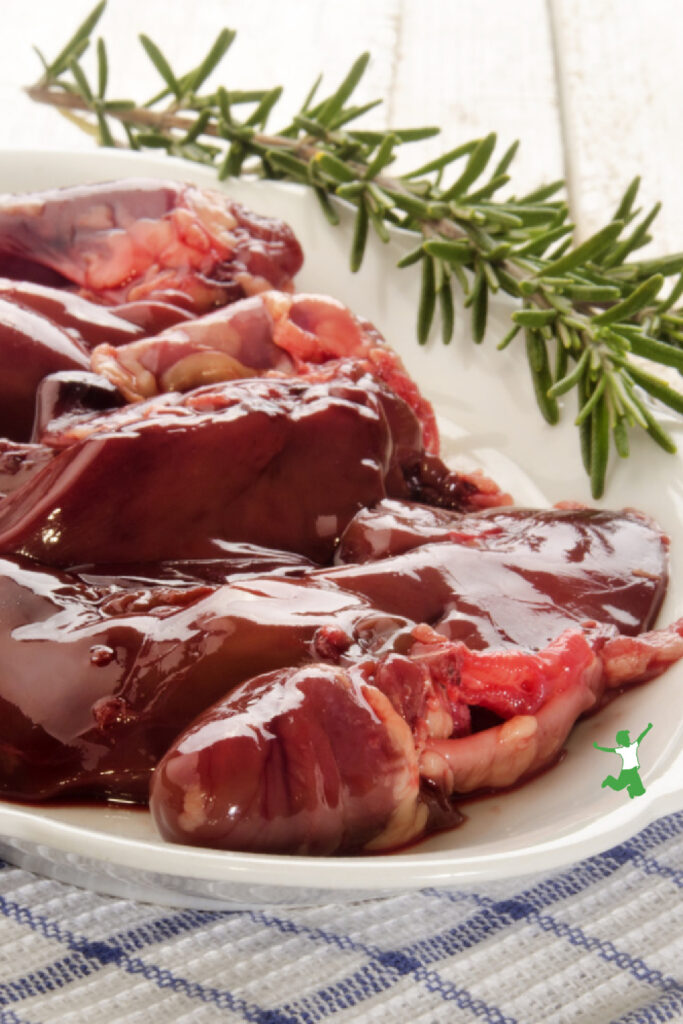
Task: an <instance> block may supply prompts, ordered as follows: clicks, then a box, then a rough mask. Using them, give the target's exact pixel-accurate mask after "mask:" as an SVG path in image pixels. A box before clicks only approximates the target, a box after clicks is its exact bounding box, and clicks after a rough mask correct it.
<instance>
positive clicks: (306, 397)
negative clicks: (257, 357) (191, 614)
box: [0, 378, 421, 565]
mask: <svg viewBox="0 0 683 1024" xmlns="http://www.w3.org/2000/svg"><path fill="white" fill-rule="evenodd" d="M397 401H398V400H396V399H395V398H394V396H393V395H392V394H391V393H390V392H388V391H387V390H386V389H385V388H383V387H382V385H380V384H379V383H377V382H376V381H374V380H373V379H371V378H366V379H363V380H362V381H361V382H354V381H353V380H352V379H349V378H346V379H345V378H340V379H338V380H337V381H335V382H333V383H328V384H308V383H306V382H305V381H302V380H298V379H291V380H283V381H278V380H272V381H265V380H259V379H256V380H241V381H237V382H232V383H230V384H225V385H217V386H215V387H212V388H204V389H197V390H194V391H192V392H190V393H189V394H188V395H187V396H186V397H184V398H182V397H181V396H180V395H178V394H172V395H169V396H163V397H160V398H157V399H151V400H150V402H149V403H139V404H137V405H133V406H126V407H124V408H123V409H121V410H115V411H114V412H111V413H107V414H104V415H101V416H99V417H98V416H93V417H90V418H88V417H86V418H85V419H84V420H79V419H76V420H74V425H73V429H72V430H71V433H70V434H69V433H66V434H65V433H58V434H57V435H53V436H47V435H44V438H43V440H44V441H48V442H49V445H50V446H52V447H54V448H56V449H57V450H58V454H57V455H56V456H55V458H54V459H53V460H51V461H50V462H49V464H48V465H47V466H46V467H45V468H44V470H43V471H42V472H41V473H40V474H38V475H36V476H34V477H33V478H32V479H31V481H30V484H29V486H28V488H27V489H26V490H23V489H22V490H17V491H15V492H14V493H13V494H12V495H11V497H9V498H7V499H5V501H3V502H2V503H1V504H0V551H2V552H5V553H8V552H18V553H22V554H26V555H29V556H31V557H32V558H35V559H36V560H37V561H40V562H42V563H45V564H52V565H70V564H74V563H80V562H97V561H102V560H104V561H108V562H111V561H122V562H127V561H155V560H160V559H167V558H193V557H210V556H212V555H216V554H218V553H220V548H221V544H222V543H224V542H225V541H248V542H252V543H257V544H261V545H264V546H266V547H277V548H285V549H287V550H291V551H297V552H299V553H301V554H303V555H306V556H308V557H311V558H314V559H315V560H317V561H319V562H325V561H328V560H329V558H330V557H331V556H332V553H333V551H334V547H335V545H336V542H337V538H338V537H339V534H340V533H341V531H342V530H343V529H344V527H345V526H346V524H347V523H348V522H349V520H350V519H351V517H352V516H353V515H354V514H355V512H356V511H357V510H358V509H359V508H360V507H362V506H363V505H367V504H372V503H374V502H376V501H378V500H380V499H381V498H383V497H384V496H385V495H386V494H392V493H393V494H397V495H400V494H401V493H407V490H408V488H407V485H406V484H405V482H404V478H403V474H402V472H401V462H400V460H403V459H408V458H412V459H413V460H415V459H418V458H419V455H420V452H421V444H420V430H419V426H418V424H417V421H416V420H415V418H414V417H413V416H412V414H411V413H410V411H409V410H408V409H407V407H404V408H403V409H401V410H400V411H401V412H402V413H404V414H405V415H401V416H399V417H395V416H393V410H394V407H395V405H396V403H397ZM169 444H172V445H173V458H172V459H169V458H167V457H166V452H167V451H168V447H167V446H168V445H169ZM359 451H361V452H363V458H362V460H359V459H358V454H357V453H358V452H359ZM160 509H163V510H164V514H163V517H160V515H159V510H160Z"/></svg>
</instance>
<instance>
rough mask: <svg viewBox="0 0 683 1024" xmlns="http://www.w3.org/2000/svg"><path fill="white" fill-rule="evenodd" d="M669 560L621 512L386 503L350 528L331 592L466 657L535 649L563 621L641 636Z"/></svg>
mask: <svg viewBox="0 0 683 1024" xmlns="http://www.w3.org/2000/svg"><path fill="white" fill-rule="evenodd" d="M667 554H668V539H667V538H666V537H665V536H664V534H663V533H662V532H661V530H659V529H658V527H657V526H656V525H655V524H654V523H653V522H652V520H650V519H648V518H647V517H646V516H643V515H641V514H640V513H638V512H634V511H630V510H627V511H624V512H621V513H615V512H602V511H598V510H594V509H570V510H561V509H548V510H531V509H522V508H510V509H490V510H488V511H484V512H481V513H478V514H475V515H462V514H457V513H453V512H449V511H447V510H444V509H432V508H427V507H425V506H419V505H414V504H410V503H407V502H394V501H385V502H381V503H380V504H379V505H377V506H376V508H375V509H371V510H363V511H362V512H359V513H358V515H357V516H355V517H354V519H353V520H352V521H351V523H350V524H349V526H348V527H347V530H346V532H345V534H344V535H343V537H342V539H341V542H340V545H339V548H338V550H337V555H336V559H337V561H338V562H342V563H343V562H347V561H348V562H350V563H351V564H350V565H349V566H348V567H347V568H342V567H341V566H340V568H339V569H337V570H335V571H336V572H337V574H338V575H337V576H336V579H337V582H338V583H339V584H340V585H343V586H345V587H349V588H353V589H354V590H355V591H356V592H358V593H362V594H363V595H364V596H366V597H367V598H368V599H369V600H372V601H377V600H380V601H383V602H384V603H385V606H386V607H387V609H390V610H392V611H396V612H399V613H400V614H402V615H406V616H408V617H410V618H413V619H414V620H415V621H416V622H420V621H422V622H429V623H431V624H432V625H434V626H435V628H436V629H438V631H439V632H440V633H442V634H443V635H444V636H447V637H448V638H449V639H451V640H462V641H464V642H465V643H466V644H468V646H469V647H471V648H473V649H482V648H484V647H501V646H509V645H521V646H532V647H540V646H542V644H544V643H549V642H550V641H551V640H553V639H554V638H555V637H557V636H559V635H560V633H561V632H562V631H563V630H564V629H565V628H566V627H567V625H568V624H570V623H571V622H575V623H576V624H577V625H583V624H584V623H585V624H586V625H585V627H584V628H585V629H587V630H588V631H590V630H591V629H592V628H595V624H596V623H598V624H601V623H609V624H610V625H612V626H614V627H616V628H617V629H618V630H619V631H620V632H621V633H624V634H626V635H633V634H636V633H639V632H642V631H643V630H644V629H649V628H650V626H651V625H652V624H653V623H654V620H655V618H656V615H657V612H658V611H659V608H660V605H661V602H662V599H663V597H664V593H665V591H666V584H667V569H666V566H667ZM366 560H367V561H366ZM394 562H400V563H401V564H402V565H404V566H405V569H406V573H407V572H408V569H409V567H410V573H411V576H412V580H413V586H412V587H406V589H405V592H404V591H403V590H402V589H401V587H400V586H398V585H396V584H395V583H394V582H393V581H392V580H391V576H390V574H387V566H390V565H392V564H393V563H394ZM341 581H343V583H342V582H341ZM591 624H592V625H591Z"/></svg>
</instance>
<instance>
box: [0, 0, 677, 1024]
mask: <svg viewBox="0 0 683 1024" xmlns="http://www.w3.org/2000/svg"><path fill="white" fill-rule="evenodd" d="M93 3H94V0H4V2H3V4H2V15H3V19H2V22H3V23H2V32H1V34H0V147H3V146H14V147H22V146H26V147H32V146H41V147H45V146H47V147H54V148H70V149H79V148H80V149H89V148H91V147H92V142H91V141H90V140H89V139H88V138H86V137H85V136H83V135H81V134H80V133H79V131H78V130H77V129H76V128H75V127H73V126H72V125H71V124H69V123H68V122H67V121H65V120H63V119H62V118H60V116H59V115H58V114H57V113H56V112H54V111H53V110H50V109H48V108H46V107H39V106H37V105H35V104H33V103H31V102H30V101H29V99H28V98H27V97H26V96H25V95H24V94H23V93H22V91H21V87H22V86H23V85H27V84H29V83H30V82H32V81H33V80H35V79H36V78H37V77H38V74H39V71H40V67H39V64H38V60H37V58H36V57H35V55H34V54H33V53H32V51H31V44H32V43H35V44H36V45H37V46H39V47H40V48H41V50H43V52H44V53H45V54H46V55H47V56H48V57H51V56H52V57H53V56H55V54H56V52H57V50H58V49H59V48H60V47H61V45H62V44H63V43H64V42H65V41H66V38H67V37H68V36H69V35H70V33H71V32H72V30H73V29H74V28H75V26H76V25H77V24H78V23H79V22H80V21H81V20H82V19H83V17H84V16H85V15H86V14H87V12H88V10H89V9H90V7H91V6H92V5H93ZM225 24H227V25H228V26H230V27H232V28H235V29H237V30H238V37H237V41H236V42H235V43H234V45H233V47H232V49H231V51H230V53H229V55H228V57H227V59H226V61H225V68H224V70H223V71H222V72H221V80H222V81H224V82H225V84H226V86H227V87H228V88H230V87H233V88H249V87H253V88H256V87H265V86H273V85H276V84H282V85H283V86H284V87H285V97H284V98H283V100H282V102H281V108H282V119H283V120H284V119H285V118H286V117H287V115H288V113H289V112H291V111H293V109H294V107H295V105H298V104H299V103H300V102H301V100H302V99H303V97H304V96H305V94H306V93H307V91H308V88H309V86H310V84H311V82H312V80H313V79H314V78H315V76H316V74H317V73H318V71H320V70H322V71H324V73H325V83H326V85H327V86H328V88H332V87H333V86H334V85H335V83H337V82H338V81H339V80H340V78H341V76H342V75H343V74H344V73H345V71H346V70H347V68H348V66H349V65H350V64H351V62H352V60H353V59H354V58H355V57H356V56H357V55H358V53H360V52H361V51H362V50H366V49H367V50H369V51H371V53H372V61H371V64H370V67H369V70H368V73H367V76H366V80H365V81H364V82H363V84H362V86H361V89H360V91H359V101H360V100H369V99H373V98H376V97H378V96H381V97H384V99H385V102H384V104H383V106H382V107H381V108H379V109H378V110H375V111H373V112H372V113H371V114H370V115H369V116H368V119H367V123H368V125H370V126H378V127H384V126H387V125H391V126H395V127H405V126H410V125H425V124H436V125H440V126H441V127H442V129H443V134H442V136H441V137H440V138H438V139H434V140H430V141H429V142H425V143H421V144H418V145H416V146H415V147H414V159H415V162H416V163H417V162H418V161H421V160H423V159H428V158H429V157H430V156H434V155H436V154H437V153H438V152H440V151H445V150H446V149H447V148H450V147H451V146H453V145H455V144H457V143H458V142H462V141H465V140H467V139H470V138H473V137H477V136H481V135H484V134H487V133H488V132H490V131H496V132H497V133H498V135H499V139H500V145H501V152H502V150H503V148H504V147H506V146H507V145H508V144H509V143H510V142H511V141H512V140H513V139H516V138H519V139H521V142H522V145H521V149H520V151H519V154H518V157H517V159H516V161H515V164H514V165H513V172H512V173H513V185H514V189H515V191H516V192H517V193H518V194H519V193H522V192H523V191H528V190H530V189H531V188H533V187H535V186H537V185H539V184H541V183H542V182H544V181H550V180H554V179H557V178H560V177H564V178H566V180H567V187H568V197H569V201H570V204H571V209H572V215H573V219H574V221H575V222H576V224H577V228H578V233H579V235H580V236H582V235H583V236H585V235H587V234H589V233H590V232H591V231H592V230H594V229H596V228H597V227H599V226H601V224H602V223H604V222H605V220H606V219H607V218H608V217H609V215H610V214H611V212H612V210H613V209H614V207H615V206H616V204H617V203H618V200H619V198H620V196H621V194H622V192H623V190H624V189H625V187H626V186H627V185H628V183H629V182H630V180H631V179H632V178H633V177H634V176H635V175H636V174H641V175H642V178H643V186H642V205H643V206H646V205H649V204H651V203H653V202H654V201H656V200H661V201H662V203H663V210H662V214H661V216H660V218H659V219H658V221H657V224H656V226H655V230H654V234H655V239H654V241H653V243H651V246H650V250H649V252H650V253H651V254H652V255H655V254H657V253H664V252H674V251H677V250H679V249H682V248H683V189H682V188H681V186H680V180H681V166H682V165H683V131H681V121H680V117H681V109H682V108H683V103H682V101H683V84H682V78H681V73H680V60H681V52H682V46H681V44H682V43H683V7H682V6H681V4H680V0H514V2H513V0H372V2H367V0H346V2H344V3H340V2H335V0H289V3H286V4H285V3H282V2H273V0H194V2H192V3H190V2H188V0H109V7H108V10H107V11H106V13H105V15H104V18H103V20H102V22H101V33H102V35H103V36H104V37H105V38H106V41H107V44H108V49H109V56H110V64H111V92H112V95H120V96H124V97H131V98H136V99H140V98H146V97H147V96H149V95H151V94H152V93H153V92H154V91H155V90H156V89H157V88H158V76H157V74H156V72H155V71H154V69H153V68H152V67H151V65H150V64H149V62H148V60H147V58H146V56H145V55H144V53H143V51H142V48H141V47H140V45H139V43H138V42H137V38H136V37H137V34H138V33H140V32H145V33H147V34H149V35H150V36H151V37H152V38H153V39H154V40H155V41H156V42H157V43H158V44H159V45H160V46H161V48H162V49H163V50H164V52H165V53H166V54H167V56H168V57H169V59H170V62H171V64H172V66H173V67H174V68H181V69H182V68H183V67H191V66H193V65H194V64H196V63H197V61H198V60H199V59H200V58H201V57H202V56H203V54H204V52H205V51H206V49H207V48H208V45H209V43H210V42H211V41H212V40H213V38H214V37H215V36H216V34H217V32H218V31H219V29H220V28H221V27H222V26H223V25H225ZM98 31H99V30H98ZM276 122H277V118H275V119H274V123H275V124H276ZM681 835H683V816H678V819H677V821H676V822H673V823H670V822H667V823H664V824H663V823H661V822H660V823H657V825H656V826H652V827H651V829H650V830H649V831H647V833H644V834H643V835H641V836H639V837H636V838H635V839H634V840H632V841H631V842H630V845H629V846H628V847H626V846H625V847H623V848H619V849H621V850H622V852H621V853H619V854H618V857H621V858H622V860H621V861H619V860H618V857H617V860H616V861H614V863H613V862H612V861H610V860H609V858H608V859H607V860H600V861H599V862H598V861H597V859H595V860H596V864H593V865H592V866H590V865H588V866H587V865H583V866H575V867H573V868H572V869H571V870H570V871H568V872H565V875H564V876H563V881H562V882H561V884H560V883H556V882H552V883H548V882H546V881H543V882H541V883H534V885H535V888H530V889H528V890H526V893H527V894H526V895H525V897H524V900H521V899H520V898H519V893H515V894H514V898H510V896H511V894H510V893H508V892H507V891H505V890H504V888H501V887H500V886H499V887H498V889H495V887H492V888H491V889H490V890H487V892H486V893H485V894H483V895H482V894H474V895H472V896H469V895H464V894H458V893H456V894H452V895H443V894H442V896H441V897H438V894H436V893H423V894H418V895H406V896H404V897H399V898H396V899H395V900H392V901H386V902H384V903H378V904H375V905H374V906H373V905H368V906H367V907H364V906H362V905H358V906H356V907H350V908H348V909H346V910H344V911H343V912H342V911H340V910H339V909H338V908H337V909H335V908H325V907H320V908H314V909H312V910H310V911H300V912H299V913H298V914H295V915H290V916H288V917H287V919H286V920H283V919H282V918H283V915H282V914H280V915H278V914H267V913H264V912H261V911H254V912H252V913H248V914H244V915H240V914H229V915H228V914H226V915H208V914H207V915H203V916H202V915H201V914H199V913H196V912H187V913H180V912H175V913H173V912H171V911H164V910H163V909H162V908H158V907H157V908H155V907H151V906H148V907H145V906H144V905H142V904H135V903H133V902H132V901H124V900H111V899H108V898H107V897H100V896H97V895H96V894H93V893H82V892H80V891H78V890H76V889H72V888H70V887H68V886H62V885H60V884H59V883H56V882H51V881H49V880H44V879H40V878H37V877H35V876H31V875H30V874H28V873H27V872H22V871H19V870H18V869H10V868H4V869H3V870H0V1024H50V1022H53V1021H60V1024H84V1022H86V1021H87V1022H88V1024H94V1022H104V1024H112V1022H114V1021H121V1022H123V1021H125V1022H126V1024H130V1022H140V1024H148V1022H150V1024H154V1022H157V1021H161V1020H169V1021H174V1022H176V1021H179V1022H187V1024H190V1022H192V1024H204V1022H214V1021H216V1022H218V1021H221V1022H224V1021H241V1020H249V1021H257V1022H259V1024H294V1022H299V1021H301V1022H303V1021H308V1022H313V1021H322V1020H327V1019H330V1015H332V1014H333V1015H334V1019H335V1021H354V1022H357V1021H360V1020H362V1021H368V1022H370V1021H380V1020H381V1021H382V1022H383V1024H384V1022H388V1024H392V1022H395V1024H405V1022H407V1021H422V1022H423V1024H434V1022H440V1024H441V1022H443V1024H454V1022H455V1024H458V1022H463V1024H464V1022H468V1021H474V1020H485V1021H498V1022H509V1021H519V1022H521V1024H546V1022H547V1024H555V1022H558V1024H606V1022H607V1021H608V1020H609V1021H612V1020H617V1019H619V1020H620V1021H623V1022H625V1024H636V1022H638V1024H640V1022H641V1021H643V1022H644V1021H653V1020H672V1021H676V1020H678V1021H680V1020H683V986H682V985H681V982H680V979H679V980H678V981H677V980H676V978H675V974H676V971H677V970H679V969H680V963H681V958H682V957H683V949H682V941H681V940H682V939H683V935H682V934H681V932H682V930H681V926H680V924H681V922H680V892H681V885H683V873H682V872H681V870H680V868H681V864H680V860H681V850H682V849H683V846H682V844H681ZM653 851H654V853H653ZM0 867H1V865H0ZM601 872H602V874H601ZM530 884H531V883H530ZM553 886H555V888H553ZM558 886H560V887H559V888H558ZM529 893H531V895H529ZM534 901H535V902H534ZM676 908H678V911H677V909H676ZM396 949H399V950H400V951H399V952H395V950H396ZM392 950H393V952H392ZM406 950H408V951H409V953H410V955H409V953H408V952H406ZM388 951H389V952H388ZM392 957H393V959H391V958H392ZM411 957H412V959H411ZM679 973H680V972H679ZM320 979H324V980H320ZM373 986H374V987H373ZM499 1006H502V1007H504V1012H503V1011H501V1010H499V1009H497V1007H499ZM273 1008H276V1009H273Z"/></svg>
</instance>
